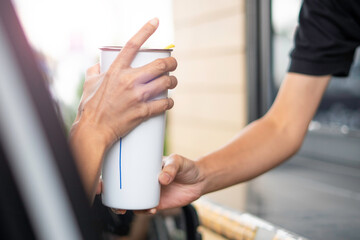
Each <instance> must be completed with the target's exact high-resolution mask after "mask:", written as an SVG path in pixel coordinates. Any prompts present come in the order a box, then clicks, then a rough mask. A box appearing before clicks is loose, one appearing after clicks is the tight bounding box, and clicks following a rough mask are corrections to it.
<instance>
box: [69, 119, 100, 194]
mask: <svg viewBox="0 0 360 240" xmlns="http://www.w3.org/2000/svg"><path fill="white" fill-rule="evenodd" d="M70 144H71V147H72V149H73V154H74V156H75V160H76V164H77V167H78V170H79V173H80V176H81V179H82V182H83V185H84V188H85V191H86V193H87V195H88V196H89V198H90V199H91V200H92V199H93V198H94V196H95V191H96V187H97V185H98V183H99V177H100V170H101V164H102V159H103V156H104V153H105V150H106V142H105V140H104V139H103V136H102V135H100V134H96V131H92V130H91V127H89V126H85V124H84V125H82V124H80V123H76V124H74V125H73V127H72V129H71V133H70Z"/></svg>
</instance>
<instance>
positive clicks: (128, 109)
mask: <svg viewBox="0 0 360 240" xmlns="http://www.w3.org/2000/svg"><path fill="white" fill-rule="evenodd" d="M154 20H156V21H155V22H154V23H153V24H151V21H150V22H149V23H147V24H146V25H145V26H144V27H143V28H142V29H141V30H140V31H139V32H138V33H137V34H136V35H135V36H134V37H133V38H132V39H131V40H130V41H129V42H128V43H127V44H126V45H125V47H124V48H123V49H122V50H121V52H120V53H119V55H118V56H117V58H116V59H115V61H114V62H113V64H112V65H111V66H110V68H109V70H108V71H107V72H105V73H102V74H100V68H99V64H97V65H95V66H93V67H91V68H89V69H88V71H87V75H86V80H85V83H84V91H83V96H82V99H81V102H80V105H79V111H78V116H77V118H76V122H75V124H77V123H78V122H83V123H84V124H87V125H90V126H91V128H93V129H97V130H99V131H100V132H101V136H102V137H103V138H104V140H105V142H106V144H107V145H111V144H112V143H113V142H114V141H116V140H117V139H119V138H120V137H122V136H124V135H125V134H127V133H128V132H129V131H130V130H131V129H133V128H134V127H135V126H137V125H138V124H139V123H141V122H142V121H144V120H146V119H148V118H149V117H152V116H154V115H157V114H160V113H162V112H164V111H165V110H168V109H170V108H172V106H173V104H174V103H173V100H172V99H170V98H166V99H160V100H154V101H149V100H150V99H152V98H153V97H155V96H157V95H158V94H160V93H161V92H163V91H165V90H168V89H172V88H174V87H175V86H176V85H177V80H176V78H175V77H174V76H168V75H167V74H166V73H167V72H169V71H173V70H175V69H176V66H177V62H176V60H175V59H174V58H173V57H168V58H164V59H158V60H156V61H154V62H152V63H149V64H147V65H145V66H143V67H139V68H131V67H130V64H131V62H132V60H133V59H134V57H135V55H136V53H137V51H138V50H139V48H140V47H141V45H142V44H143V43H144V42H145V41H146V40H147V39H148V38H149V37H150V36H151V35H152V34H153V33H154V31H155V30H156V28H157V25H158V22H157V19H154ZM152 79H154V80H152ZM150 80H152V81H150Z"/></svg>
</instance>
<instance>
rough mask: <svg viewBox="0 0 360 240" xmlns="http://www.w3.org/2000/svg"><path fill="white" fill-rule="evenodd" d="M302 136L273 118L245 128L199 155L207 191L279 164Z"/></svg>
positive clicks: (242, 180)
mask: <svg viewBox="0 0 360 240" xmlns="http://www.w3.org/2000/svg"><path fill="white" fill-rule="evenodd" d="M302 138H303V137H302V136H298V138H296V137H293V136H292V135H291V133H289V132H287V129H286V128H281V127H279V126H278V125H277V124H276V123H275V122H274V121H272V120H271V119H270V118H262V119H260V120H257V121H255V122H253V123H252V124H250V125H248V126H247V127H246V128H244V129H243V130H242V131H241V132H240V134H239V135H238V136H237V137H236V138H235V139H234V140H232V141H231V142H230V143H229V144H227V145H225V146H224V147H223V148H221V149H219V150H217V151H215V152H213V153H210V154H209V155H207V156H204V157H202V158H200V159H199V161H198V162H197V164H198V165H199V166H200V169H202V170H203V172H204V175H205V176H206V177H205V179H206V180H205V185H204V193H208V192H212V191H216V190H219V189H222V188H225V187H228V186H231V185H234V184H237V183H240V182H244V181H248V180H250V179H252V178H254V177H257V176H259V175H261V174H262V173H264V172H266V171H268V170H270V169H272V168H274V167H275V166H277V165H279V164H280V163H282V162H283V161H285V160H286V159H288V158H289V157H290V156H292V155H293V154H294V153H296V151H297V150H298V148H299V146H300V143H301V140H302Z"/></svg>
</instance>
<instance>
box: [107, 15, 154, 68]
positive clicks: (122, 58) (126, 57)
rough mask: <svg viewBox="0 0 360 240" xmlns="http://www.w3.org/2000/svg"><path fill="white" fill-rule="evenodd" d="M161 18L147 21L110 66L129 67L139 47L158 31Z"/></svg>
mask: <svg viewBox="0 0 360 240" xmlns="http://www.w3.org/2000/svg"><path fill="white" fill-rule="evenodd" d="M158 26H159V19H157V18H154V19H151V20H150V21H149V22H147V23H146V24H145V25H144V26H143V27H142V28H141V29H140V30H139V31H138V32H137V33H136V34H135V35H134V36H133V37H132V38H131V39H130V40H129V41H128V42H127V43H126V44H125V46H124V47H123V48H122V49H121V51H120V53H119V54H118V56H117V57H116V59H115V61H114V62H113V63H112V64H111V66H110V68H114V67H115V68H126V67H129V66H130V64H131V62H132V60H133V59H134V57H135V55H136V53H137V51H138V50H139V48H140V47H141V46H142V45H143V44H144V42H145V41H146V40H147V39H148V38H149V37H150V36H151V35H152V34H153V33H154V32H155V31H156V29H157V27H158Z"/></svg>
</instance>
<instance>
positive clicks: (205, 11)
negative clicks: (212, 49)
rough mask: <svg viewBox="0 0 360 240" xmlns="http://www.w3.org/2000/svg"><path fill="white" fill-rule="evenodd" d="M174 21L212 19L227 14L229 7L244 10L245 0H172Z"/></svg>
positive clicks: (239, 10) (238, 10)
mask: <svg viewBox="0 0 360 240" xmlns="http://www.w3.org/2000/svg"><path fill="white" fill-rule="evenodd" d="M173 6H174V19H175V22H185V21H186V20H188V19H191V20H193V21H195V20H197V19H199V20H200V21H201V20H202V19H206V20H208V19H212V18H215V17H218V16H222V15H225V14H226V15H228V14H229V13H228V12H226V11H229V9H231V10H233V9H236V11H237V12H244V11H245V1H242V0H174V1H173Z"/></svg>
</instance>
